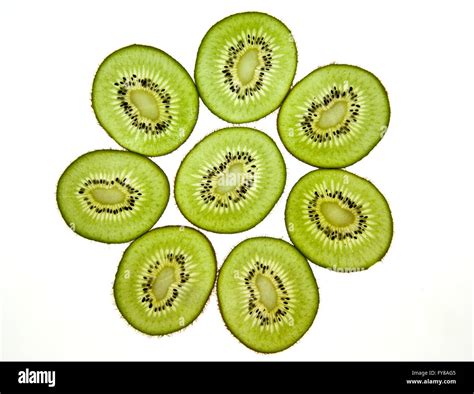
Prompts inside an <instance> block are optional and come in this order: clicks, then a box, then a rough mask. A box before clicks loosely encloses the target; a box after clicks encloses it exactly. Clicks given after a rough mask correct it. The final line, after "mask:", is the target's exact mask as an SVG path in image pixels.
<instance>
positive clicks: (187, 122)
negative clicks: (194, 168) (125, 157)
mask: <svg viewBox="0 0 474 394" xmlns="http://www.w3.org/2000/svg"><path fill="white" fill-rule="evenodd" d="M198 106H199V100H198V94H197V90H196V87H195V85H194V82H193V81H192V79H191V77H190V76H189V74H188V73H187V71H186V70H185V69H184V68H183V67H182V66H181V65H180V64H179V63H178V62H177V61H176V60H175V59H173V58H172V57H171V56H169V55H168V54H167V53H165V52H163V51H161V50H159V49H156V48H153V47H149V46H143V45H131V46H128V47H125V48H121V49H119V50H117V51H115V52H114V53H112V54H111V55H109V56H108V57H107V58H106V59H105V60H104V61H103V63H102V64H101V65H100V67H99V69H98V71H97V73H96V75H95V78H94V84H93V87H92V107H93V108H94V112H95V114H96V117H97V119H98V121H99V123H100V124H101V125H102V127H103V128H104V129H105V130H106V131H107V133H109V135H110V136H111V137H112V138H113V139H114V140H115V141H116V142H117V143H118V144H120V145H122V146H123V147H124V148H127V149H129V150H131V151H134V152H138V153H141V154H144V155H147V156H160V155H165V154H167V153H169V152H171V151H173V150H175V149H176V148H178V147H179V146H180V145H181V144H182V143H183V142H184V141H186V139H187V138H188V136H189V134H190V133H191V131H192V130H193V128H194V125H195V124H196V121H197V116H198Z"/></svg>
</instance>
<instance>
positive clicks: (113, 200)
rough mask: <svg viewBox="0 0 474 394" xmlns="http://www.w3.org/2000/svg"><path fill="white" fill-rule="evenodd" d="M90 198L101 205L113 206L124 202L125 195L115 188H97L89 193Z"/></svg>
mask: <svg viewBox="0 0 474 394" xmlns="http://www.w3.org/2000/svg"><path fill="white" fill-rule="evenodd" d="M91 194H92V197H93V198H94V200H96V201H97V202H98V203H100V204H101V205H115V204H122V203H124V202H125V197H126V196H125V193H124V192H123V191H122V190H120V189H119V188H117V187H111V188H106V187H98V188H96V189H93V190H92V191H91Z"/></svg>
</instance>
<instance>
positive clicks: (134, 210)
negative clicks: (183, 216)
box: [56, 150, 170, 243]
mask: <svg viewBox="0 0 474 394" xmlns="http://www.w3.org/2000/svg"><path fill="white" fill-rule="evenodd" d="M169 193H170V192H169V183H168V179H167V177H166V175H165V174H164V172H163V171H162V170H161V168H160V167H158V166H157V165H156V164H155V163H154V162H153V161H151V160H150V159H148V158H147V157H145V156H142V155H139V154H137V153H133V152H125V151H116V150H97V151H92V152H88V153H86V154H84V155H82V156H80V157H79V158H77V159H76V160H75V161H74V162H72V163H71V164H70V165H69V166H68V167H67V169H66V170H65V171H64V172H63V174H62V175H61V177H60V178H59V181H58V185H57V191H56V201H57V204H58V207H59V210H60V212H61V215H62V217H63V219H64V221H65V222H66V223H67V224H68V226H69V227H70V228H71V229H72V230H73V231H74V232H76V233H77V234H79V235H81V236H83V237H85V238H88V239H91V240H94V241H100V242H105V243H123V242H128V241H131V240H133V239H135V238H137V237H138V236H140V235H142V234H143V233H145V232H146V231H148V230H149V229H150V228H151V227H153V225H154V224H155V223H156V222H157V221H158V219H159V218H160V216H161V215H162V213H163V212H164V210H165V208H166V205H167V204H168V200H169Z"/></svg>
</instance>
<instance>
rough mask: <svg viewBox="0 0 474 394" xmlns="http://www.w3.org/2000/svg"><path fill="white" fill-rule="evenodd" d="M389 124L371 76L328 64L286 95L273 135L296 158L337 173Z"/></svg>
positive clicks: (377, 84) (363, 152)
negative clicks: (338, 169)
mask: <svg viewBox="0 0 474 394" xmlns="http://www.w3.org/2000/svg"><path fill="white" fill-rule="evenodd" d="M389 121H390V105H389V101H388V96H387V92H386V91H385V88H384V87H383V86H382V84H381V82H380V81H379V80H378V79H377V77H375V75H373V74H371V73H370V72H368V71H366V70H364V69H362V68H359V67H355V66H349V65H343V64H331V65H329V66H325V67H321V68H318V69H317V70H315V71H313V72H312V73H311V74H309V75H308V76H306V77H305V78H304V79H302V80H301V81H300V82H298V83H297V84H296V85H295V87H294V88H293V89H292V90H291V92H290V93H289V94H288V97H287V98H286V99H285V101H284V103H283V105H282V106H281V109H280V112H279V114H278V132H279V134H280V137H281V140H282V141H283V144H284V145H285V146H286V148H287V149H288V150H289V151H290V153H291V154H292V155H294V156H295V157H296V158H298V159H300V160H302V161H304V162H306V163H308V164H311V165H313V166H317V167H324V168H339V167H346V166H349V165H351V164H353V163H355V162H356V161H358V160H360V159H362V158H363V157H364V156H366V155H367V154H368V153H369V152H370V151H371V150H372V148H374V146H375V145H377V143H378V142H379V141H380V140H381V139H382V137H383V136H384V134H385V132H386V130H387V127H388V123H389Z"/></svg>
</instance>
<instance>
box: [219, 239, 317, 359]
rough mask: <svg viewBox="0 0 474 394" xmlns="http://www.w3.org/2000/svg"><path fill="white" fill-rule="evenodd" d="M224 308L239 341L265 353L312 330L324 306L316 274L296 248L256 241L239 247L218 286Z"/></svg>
mask: <svg viewBox="0 0 474 394" xmlns="http://www.w3.org/2000/svg"><path fill="white" fill-rule="evenodd" d="M217 295H218V298H219V307H220V311H221V314H222V317H223V319H224V322H225V324H226V326H227V327H228V328H229V330H230V331H231V333H232V334H234V335H235V336H236V337H237V339H238V340H240V341H241V342H242V343H243V344H244V345H246V346H248V347H249V348H251V349H253V350H255V351H257V352H263V353H273V352H279V351H281V350H284V349H286V348H288V347H290V346H291V345H293V344H294V343H295V342H296V341H298V340H299V339H300V338H301V337H302V336H303V335H304V333H305V332H306V331H307V330H308V329H309V327H310V326H311V324H312V323H313V321H314V318H315V316H316V312H317V310H318V305H319V293H318V286H317V284H316V280H315V278H314V276H313V272H312V271H311V268H310V267H309V264H308V262H307V261H306V259H305V258H304V256H303V255H302V254H301V253H300V252H299V251H298V250H297V249H296V248H294V247H293V246H292V245H290V244H289V243H287V242H285V241H282V240H280V239H275V238H266V237H261V238H251V239H248V240H246V241H244V242H242V243H240V244H239V245H237V246H236V247H235V248H234V249H233V250H232V252H231V253H230V254H229V256H228V257H227V259H226V260H225V262H224V264H223V266H222V268H221V270H220V272H219V278H218V280H217Z"/></svg>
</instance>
